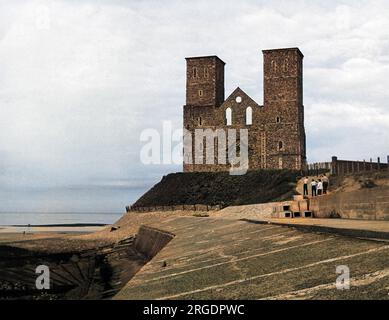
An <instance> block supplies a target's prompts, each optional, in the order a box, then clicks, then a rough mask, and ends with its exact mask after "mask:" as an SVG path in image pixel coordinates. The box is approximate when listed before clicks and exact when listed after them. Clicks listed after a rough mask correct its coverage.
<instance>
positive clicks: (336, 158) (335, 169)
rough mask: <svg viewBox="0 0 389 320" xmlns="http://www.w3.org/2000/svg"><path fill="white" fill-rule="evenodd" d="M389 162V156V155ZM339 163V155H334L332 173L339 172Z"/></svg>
mask: <svg viewBox="0 0 389 320" xmlns="http://www.w3.org/2000/svg"><path fill="white" fill-rule="evenodd" d="M388 162H389V156H388ZM337 165H338V157H335V156H334V157H332V161H331V174H333V175H337V174H338V168H337Z"/></svg>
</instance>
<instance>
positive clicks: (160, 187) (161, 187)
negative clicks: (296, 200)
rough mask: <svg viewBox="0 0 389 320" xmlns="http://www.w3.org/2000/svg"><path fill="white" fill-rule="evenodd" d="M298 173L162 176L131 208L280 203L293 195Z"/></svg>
mask: <svg viewBox="0 0 389 320" xmlns="http://www.w3.org/2000/svg"><path fill="white" fill-rule="evenodd" d="M299 174H300V173H299V172H297V171H288V170H261V171H249V172H248V173H247V174H246V175H243V176H231V175H229V174H228V172H226V173H224V172H204V173H198V172H196V173H174V174H169V175H167V176H164V177H163V178H162V180H161V181H160V182H159V183H157V184H156V185H155V186H154V187H152V188H151V189H150V190H149V191H148V192H146V193H145V194H144V195H143V196H142V197H141V198H140V199H139V200H138V201H136V203H135V204H134V205H133V207H152V206H172V205H194V204H204V205H222V206H231V205H246V204H256V203H266V202H272V201H282V200H286V199H290V198H291V196H292V195H294V194H295V187H296V182H297V179H298V178H299Z"/></svg>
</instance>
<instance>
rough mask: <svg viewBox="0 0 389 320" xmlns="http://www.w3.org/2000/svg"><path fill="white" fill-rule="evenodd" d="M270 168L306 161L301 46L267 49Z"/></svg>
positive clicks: (266, 83)
mask: <svg viewBox="0 0 389 320" xmlns="http://www.w3.org/2000/svg"><path fill="white" fill-rule="evenodd" d="M263 55H264V67H263V69H264V110H265V112H266V124H265V127H266V129H265V131H266V141H267V143H266V145H267V148H266V149H267V161H266V162H267V163H266V165H265V167H266V168H280V169H281V168H296V169H299V168H302V167H303V166H304V165H305V161H306V152H305V148H306V147H305V145H306V142H305V129H304V105H303V59H304V55H303V54H302V53H301V51H300V50H299V49H298V48H290V49H276V50H264V51H263Z"/></svg>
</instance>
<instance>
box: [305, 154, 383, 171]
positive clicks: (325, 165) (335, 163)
mask: <svg viewBox="0 0 389 320" xmlns="http://www.w3.org/2000/svg"><path fill="white" fill-rule="evenodd" d="M387 160H388V163H389V156H388V159H387ZM388 163H382V162H381V159H380V158H377V161H376V162H373V159H372V158H371V159H370V161H366V160H363V161H353V160H339V159H338V157H332V161H331V162H318V163H312V164H308V165H307V172H306V173H307V175H309V176H313V175H320V174H324V173H331V174H332V175H338V176H342V175H345V174H349V173H362V172H374V171H381V170H389V164H388Z"/></svg>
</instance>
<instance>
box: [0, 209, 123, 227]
mask: <svg viewBox="0 0 389 320" xmlns="http://www.w3.org/2000/svg"><path fill="white" fill-rule="evenodd" d="M122 216H123V213H109V212H107V213H75V212H69V213H67V212H61V213H58V212H53V213H41V212H0V226H27V225H32V226H47V225H77V224H78V225H80V224H89V225H99V224H112V223H114V222H115V221H117V220H119V219H120V218H121V217H122Z"/></svg>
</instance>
